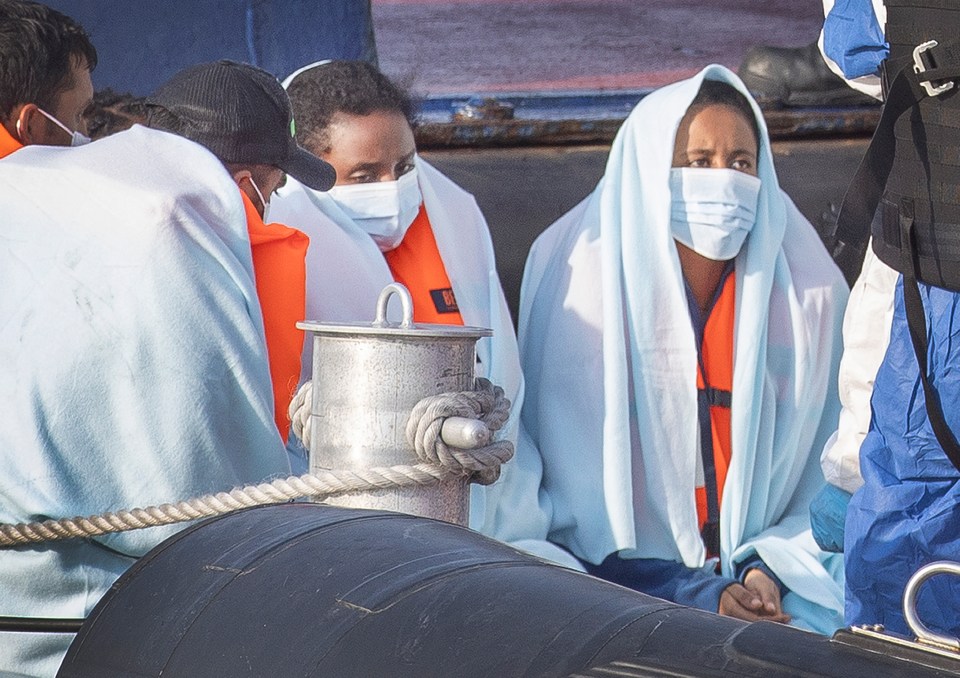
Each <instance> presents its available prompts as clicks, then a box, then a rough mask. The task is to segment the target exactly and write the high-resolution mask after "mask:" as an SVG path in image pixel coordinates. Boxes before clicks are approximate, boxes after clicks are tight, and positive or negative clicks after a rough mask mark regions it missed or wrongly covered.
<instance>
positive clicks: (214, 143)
mask: <svg viewBox="0 0 960 678" xmlns="http://www.w3.org/2000/svg"><path fill="white" fill-rule="evenodd" d="M147 105H148V106H159V107H161V108H164V109H166V110H167V111H168V112H170V113H171V114H172V115H174V116H176V117H177V118H178V119H179V120H180V122H182V123H184V124H183V129H182V130H181V132H180V133H181V134H182V136H185V137H186V138H188V139H190V140H191V141H195V142H197V143H198V144H200V145H202V146H206V147H207V149H209V150H210V152H212V153H213V154H214V155H215V156H217V157H218V158H220V160H221V161H222V162H225V163H227V162H229V163H253V164H261V165H273V166H274V167H279V168H280V169H282V170H283V171H284V172H286V173H287V174H289V175H290V176H292V177H293V178H294V179H296V180H297V181H299V182H300V183H302V184H304V185H306V186H309V187H310V188H312V189H315V190H318V191H326V190H328V189H329V188H330V187H331V186H333V184H334V183H335V182H336V180H337V173H336V171H335V170H334V169H333V167H332V166H331V165H330V164H329V163H327V162H324V161H323V160H321V159H320V158H318V157H317V156H315V155H313V154H312V153H310V152H309V151H306V150H304V149H303V148H301V147H300V145H299V144H297V141H296V139H295V138H294V133H295V131H296V130H295V128H294V122H293V111H292V110H291V108H290V100H289V99H288V98H287V93H286V92H285V91H284V89H283V87H281V86H280V83H279V82H278V81H277V79H276V78H275V77H273V76H272V75H270V74H269V73H267V72H266V71H264V70H262V69H260V68H257V67H256V66H251V65H250V64H241V63H237V62H235V61H228V60H226V59H224V60H221V61H216V62H213V63H208V64H198V65H196V66H190V67H189V68H185V69H184V70H182V71H180V72H179V73H177V74H176V75H174V76H173V77H172V78H170V80H168V81H167V82H166V83H165V84H163V85H161V86H160V89H158V90H157V91H156V93H154V95H153V96H151V97H148V99H147Z"/></svg>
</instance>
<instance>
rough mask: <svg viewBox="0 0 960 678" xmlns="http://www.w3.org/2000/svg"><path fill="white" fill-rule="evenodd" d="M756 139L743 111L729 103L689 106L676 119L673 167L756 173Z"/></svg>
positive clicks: (755, 174) (752, 174) (754, 174)
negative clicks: (681, 116)
mask: <svg viewBox="0 0 960 678" xmlns="http://www.w3.org/2000/svg"><path fill="white" fill-rule="evenodd" d="M757 150H758V149H757V141H756V137H755V136H754V134H753V127H752V126H751V125H750V123H749V121H747V120H746V119H745V118H744V117H743V114H742V113H741V112H740V111H738V110H736V109H734V108H731V107H730V106H725V105H723V104H709V105H707V106H698V107H696V108H691V109H690V110H688V111H687V113H686V115H684V116H683V120H681V121H680V127H679V129H678V130H677V143H676V145H675V146H674V148H673V167H707V168H712V169H724V168H726V169H735V170H737V171H739V172H744V173H745V174H749V175H751V176H757Z"/></svg>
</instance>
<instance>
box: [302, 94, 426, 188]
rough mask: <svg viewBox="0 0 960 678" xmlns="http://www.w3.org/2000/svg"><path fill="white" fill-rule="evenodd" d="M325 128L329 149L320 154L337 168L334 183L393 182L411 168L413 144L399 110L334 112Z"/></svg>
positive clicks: (411, 131) (414, 150) (414, 151)
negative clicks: (361, 113) (353, 112)
mask: <svg viewBox="0 0 960 678" xmlns="http://www.w3.org/2000/svg"><path fill="white" fill-rule="evenodd" d="M327 131H328V133H329V139H330V148H329V150H328V151H327V152H326V153H322V154H321V155H320V157H321V158H323V159H324V160H326V161H327V162H328V163H330V164H331V165H333V168H334V169H335V170H337V186H343V185H348V184H367V183H374V182H377V181H396V180H397V179H398V178H400V177H401V176H403V175H404V174H406V173H407V172H409V171H410V170H412V169H413V156H414V154H415V153H416V151H417V147H416V145H415V143H414V140H413V130H412V129H410V124H409V123H408V122H407V119H406V118H405V117H404V116H403V115H402V114H401V113H397V112H393V111H374V112H373V113H370V114H368V115H350V114H347V113H337V114H335V115H334V116H333V118H332V120H331V122H330V126H329V127H328V128H327Z"/></svg>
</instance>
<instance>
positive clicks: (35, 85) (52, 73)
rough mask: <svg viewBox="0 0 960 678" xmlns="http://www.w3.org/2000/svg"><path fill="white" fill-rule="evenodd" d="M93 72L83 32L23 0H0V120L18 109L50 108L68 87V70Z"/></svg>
mask: <svg viewBox="0 0 960 678" xmlns="http://www.w3.org/2000/svg"><path fill="white" fill-rule="evenodd" d="M76 62H80V63H83V64H84V65H86V66H87V68H88V69H89V70H91V71H92V70H93V69H94V68H96V66H97V50H96V49H95V48H94V46H93V43H91V42H90V37H89V36H88V35H87V34H86V32H85V31H84V30H83V27H82V26H81V25H80V24H78V23H77V22H76V21H74V20H73V19H71V18H70V17H68V16H66V15H64V14H61V13H60V12H58V11H56V10H54V9H51V8H49V7H47V6H46V5H41V4H39V3H36V2H28V1H27V0H0V115H2V116H3V117H8V116H9V115H10V114H11V113H12V112H13V109H14V108H15V107H16V106H17V105H18V104H26V103H33V104H36V105H37V106H40V107H41V108H52V107H53V106H54V104H56V99H57V96H59V95H60V93H61V92H63V91H64V90H66V89H69V88H70V87H71V86H72V84H73V83H72V82H71V80H70V68H71V66H72V65H73V64H74V63H76Z"/></svg>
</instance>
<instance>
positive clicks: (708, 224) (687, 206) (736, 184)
mask: <svg viewBox="0 0 960 678" xmlns="http://www.w3.org/2000/svg"><path fill="white" fill-rule="evenodd" d="M760 184H761V182H760V179H758V178H757V177H754V176H750V175H749V174H745V173H743V172H739V171H737V170H732V169H709V168H704V167H674V168H673V169H671V170H670V196H671V204H670V229H671V232H672V233H673V237H674V239H676V240H677V241H678V242H680V243H682V244H684V245H686V246H687V247H689V248H690V249H692V250H693V251H694V252H696V253H697V254H700V255H702V256H704V257H707V258H708V259H713V260H715V261H726V260H727V259H733V258H734V257H735V256H737V253H738V252H739V251H740V249H741V248H742V247H743V243H744V241H745V240H746V239H747V236H748V235H749V234H750V230H751V229H752V228H753V225H754V223H756V219H757V203H758V201H759V197H760Z"/></svg>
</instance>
